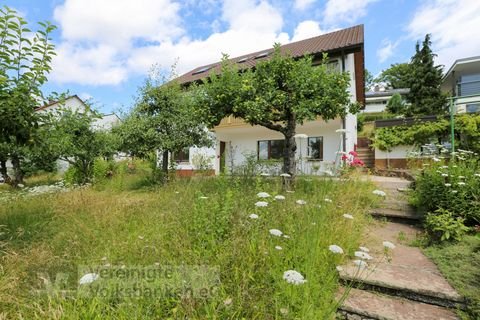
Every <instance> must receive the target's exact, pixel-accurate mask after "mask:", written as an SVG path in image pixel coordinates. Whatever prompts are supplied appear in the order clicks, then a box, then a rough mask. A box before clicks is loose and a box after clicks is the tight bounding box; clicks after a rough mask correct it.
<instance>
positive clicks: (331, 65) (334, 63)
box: [327, 60, 340, 72]
mask: <svg viewBox="0 0 480 320" xmlns="http://www.w3.org/2000/svg"><path fill="white" fill-rule="evenodd" d="M327 70H328V71H333V72H340V64H339V63H338V60H331V61H328V62H327Z"/></svg>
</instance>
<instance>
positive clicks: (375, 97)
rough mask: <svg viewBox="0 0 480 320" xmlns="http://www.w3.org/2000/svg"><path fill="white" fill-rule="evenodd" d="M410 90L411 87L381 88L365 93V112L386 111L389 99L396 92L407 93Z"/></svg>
mask: <svg viewBox="0 0 480 320" xmlns="http://www.w3.org/2000/svg"><path fill="white" fill-rule="evenodd" d="M408 92H410V90H409V89H391V90H387V89H384V88H380V89H379V91H369V92H367V93H365V109H364V110H363V111H362V112H363V113H378V112H384V111H385V110H386V108H387V104H388V101H389V100H390V99H391V98H392V96H393V95H394V94H395V93H398V94H400V95H402V96H403V95H405V94H407V93H408Z"/></svg>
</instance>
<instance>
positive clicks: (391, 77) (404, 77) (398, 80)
mask: <svg viewBox="0 0 480 320" xmlns="http://www.w3.org/2000/svg"><path fill="white" fill-rule="evenodd" d="M410 77H411V66H410V64H409V63H395V64H392V65H391V66H390V68H388V69H386V70H383V71H382V73H380V75H379V76H378V78H377V79H376V81H378V82H385V83H386V84H387V85H388V86H389V87H392V88H393V89H402V88H410Z"/></svg>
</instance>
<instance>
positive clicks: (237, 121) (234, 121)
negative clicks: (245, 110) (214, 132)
mask: <svg viewBox="0 0 480 320" xmlns="http://www.w3.org/2000/svg"><path fill="white" fill-rule="evenodd" d="M245 125H247V123H246V122H245V121H243V119H242V118H235V117H234V116H228V117H226V118H223V119H222V121H220V123H219V124H218V126H216V127H215V128H228V127H239V126H245Z"/></svg>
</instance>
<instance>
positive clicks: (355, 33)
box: [177, 25, 365, 174]
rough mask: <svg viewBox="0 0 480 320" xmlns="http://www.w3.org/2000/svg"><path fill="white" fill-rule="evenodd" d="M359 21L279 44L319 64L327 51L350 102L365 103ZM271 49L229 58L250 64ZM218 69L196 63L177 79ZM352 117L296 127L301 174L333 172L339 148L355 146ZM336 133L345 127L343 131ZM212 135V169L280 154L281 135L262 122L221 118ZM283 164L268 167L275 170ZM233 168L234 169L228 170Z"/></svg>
mask: <svg viewBox="0 0 480 320" xmlns="http://www.w3.org/2000/svg"><path fill="white" fill-rule="evenodd" d="M363 33H364V31H363V25H359V26H355V27H352V28H348V29H343V30H339V31H335V32H331V33H328V34H324V35H321V36H318V37H314V38H310V39H306V40H302V41H298V42H293V43H289V44H286V45H283V46H281V50H282V51H283V52H288V53H289V54H291V55H292V56H293V57H295V58H300V57H302V56H304V55H305V54H311V55H313V56H314V60H313V61H314V62H313V65H315V64H316V63H320V61H321V60H322V56H323V54H324V53H328V57H329V64H330V65H331V66H332V68H337V69H338V70H339V71H346V72H349V74H350V76H351V79H350V87H349V92H350V95H351V100H352V101H358V102H360V103H361V104H362V105H363V104H364V103H365V93H364V69H365V68H364V48H363V38H364V35H363ZM271 53H272V49H267V50H262V51H258V52H254V53H250V54H246V55H243V56H240V57H236V58H232V59H231V61H232V62H235V63H237V65H238V66H239V67H240V68H244V69H246V68H253V67H254V66H255V64H256V62H257V61H262V60H265V59H268V58H269V55H270V54H271ZM212 71H213V72H220V63H218V62H217V63H214V64H210V65H206V66H200V67H198V68H195V69H193V70H191V71H190V72H187V73H186V74H184V75H182V76H180V77H179V78H178V79H177V80H178V81H179V82H180V83H182V84H184V85H188V84H189V83H192V82H195V81H198V80H200V79H202V78H205V77H207V76H208V74H209V73H210V72H212ZM356 125H357V118H356V116H355V115H353V114H348V115H347V116H346V118H345V119H341V118H337V119H334V120H331V121H328V122H326V121H324V120H322V119H318V120H316V121H309V122H306V123H305V124H304V125H301V126H298V127H297V134H298V136H299V138H298V139H297V155H296V156H297V159H298V160H297V164H298V169H299V171H300V172H303V173H306V174H319V173H321V172H322V171H327V170H332V169H334V168H333V167H334V166H335V164H338V161H339V158H340V157H339V154H338V152H339V151H347V152H348V151H351V150H354V149H355V146H356V142H357V129H356ZM338 131H346V133H345V134H342V133H341V132H338ZM213 132H215V136H216V143H215V144H216V145H215V159H214V161H215V163H214V168H215V172H216V173H219V172H220V171H222V170H223V169H224V168H225V169H226V170H227V171H230V170H232V169H234V168H235V167H237V166H241V165H243V164H245V163H246V161H247V160H248V159H252V157H253V158H254V159H257V160H279V159H281V158H282V153H283V152H282V150H283V139H284V137H283V135H282V134H281V133H279V132H277V131H272V130H269V129H267V128H265V127H262V126H252V125H250V124H247V123H245V122H244V121H243V120H242V119H236V118H233V117H228V118H225V119H223V120H222V121H221V123H220V124H219V125H218V126H216V127H215V128H214V129H213ZM281 166H282V164H281V163H280V161H279V162H278V165H277V166H276V167H275V166H274V167H275V168H273V170H275V171H276V172H280V168H281ZM232 167H233V168H232Z"/></svg>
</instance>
